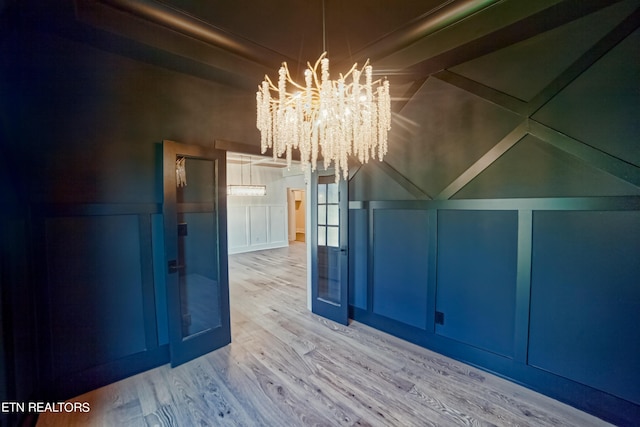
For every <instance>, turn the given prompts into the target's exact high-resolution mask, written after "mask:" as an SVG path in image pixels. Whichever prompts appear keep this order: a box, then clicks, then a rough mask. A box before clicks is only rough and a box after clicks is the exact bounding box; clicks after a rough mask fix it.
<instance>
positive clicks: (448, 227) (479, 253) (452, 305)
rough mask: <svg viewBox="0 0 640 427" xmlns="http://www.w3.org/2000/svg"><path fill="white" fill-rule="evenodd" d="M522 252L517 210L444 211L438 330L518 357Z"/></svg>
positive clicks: (440, 230) (441, 216)
mask: <svg viewBox="0 0 640 427" xmlns="http://www.w3.org/2000/svg"><path fill="white" fill-rule="evenodd" d="M517 253H518V212H517V211H473V210H459V211H456V210H442V211H439V212H438V261H437V263H438V267H437V298H436V311H437V312H439V313H442V315H441V316H442V318H441V319H440V320H439V321H438V320H436V328H435V330H436V333H437V334H439V335H442V336H446V337H449V338H451V339H455V340H457V341H460V342H463V343H466V344H469V345H472V346H474V347H478V348H482V349H484V350H487V351H491V352H494V353H497V354H500V355H502V356H507V357H512V356H513V351H514V316H515V298H516V273H517V271H516V270H517ZM436 317H437V316H436Z"/></svg>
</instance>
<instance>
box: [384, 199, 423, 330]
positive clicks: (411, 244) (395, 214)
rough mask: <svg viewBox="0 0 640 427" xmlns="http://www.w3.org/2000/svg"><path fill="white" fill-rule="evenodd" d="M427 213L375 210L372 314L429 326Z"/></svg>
mask: <svg viewBox="0 0 640 427" xmlns="http://www.w3.org/2000/svg"><path fill="white" fill-rule="evenodd" d="M428 226H429V219H428V212H427V211H424V210H410V209H376V210H374V211H373V233H372V234H373V259H374V263H373V265H374V271H373V277H372V280H373V292H372V298H373V301H372V303H373V307H372V308H373V310H372V311H373V312H374V313H375V314H379V315H381V316H385V317H388V318H390V319H393V320H397V321H399V322H402V323H405V324H407V325H411V326H415V327H417V328H420V329H425V327H426V313H427V279H428V269H427V258H428V244H427V243H428V240H429V239H428V237H429V233H428Z"/></svg>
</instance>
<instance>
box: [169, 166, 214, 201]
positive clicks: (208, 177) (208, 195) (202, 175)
mask: <svg viewBox="0 0 640 427" xmlns="http://www.w3.org/2000/svg"><path fill="white" fill-rule="evenodd" d="M213 169H214V165H213V162H212V161H211V160H204V159H191V158H188V157H187V159H186V161H185V170H186V176H187V185H186V186H184V187H178V188H177V190H178V192H177V196H178V203H205V202H211V203H212V202H213V201H214V200H215V194H216V193H215V191H214V190H215V189H214V187H215V180H214V174H213V172H214V170H213Z"/></svg>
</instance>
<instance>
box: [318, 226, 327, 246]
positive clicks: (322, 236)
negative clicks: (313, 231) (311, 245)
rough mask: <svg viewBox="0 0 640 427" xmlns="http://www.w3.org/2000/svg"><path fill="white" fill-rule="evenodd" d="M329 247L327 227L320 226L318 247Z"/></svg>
mask: <svg viewBox="0 0 640 427" xmlns="http://www.w3.org/2000/svg"><path fill="white" fill-rule="evenodd" d="M326 245H327V227H325V226H324V225H319V226H318V246H326Z"/></svg>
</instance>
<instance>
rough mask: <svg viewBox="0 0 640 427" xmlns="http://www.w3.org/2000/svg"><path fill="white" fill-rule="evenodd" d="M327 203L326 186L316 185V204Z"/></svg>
mask: <svg viewBox="0 0 640 427" xmlns="http://www.w3.org/2000/svg"><path fill="white" fill-rule="evenodd" d="M325 203H327V185H326V184H319V185H318V204H325Z"/></svg>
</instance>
